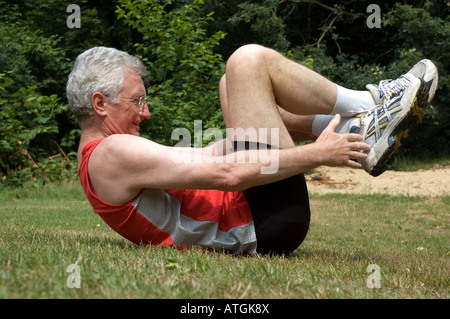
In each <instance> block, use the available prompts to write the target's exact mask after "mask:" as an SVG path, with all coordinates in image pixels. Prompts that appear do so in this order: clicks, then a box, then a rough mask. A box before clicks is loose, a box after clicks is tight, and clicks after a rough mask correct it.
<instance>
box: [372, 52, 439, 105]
mask: <svg viewBox="0 0 450 319" xmlns="http://www.w3.org/2000/svg"><path fill="white" fill-rule="evenodd" d="M414 78H419V79H422V80H423V81H424V82H425V84H426V86H427V87H428V97H426V100H427V103H428V104H429V103H431V101H432V100H433V98H434V95H435V93H436V89H437V86H438V81H439V75H438V70H437V68H436V66H435V65H434V64H433V62H431V61H430V60H428V59H423V60H421V61H419V62H418V63H416V65H414V66H413V67H412V68H411V70H409V71H408V72H407V73H406V74H404V75H402V76H401V77H400V78H399V79H397V80H395V81H391V80H383V81H381V82H380V84H379V85H376V84H368V85H367V86H366V88H367V89H368V90H369V92H370V93H371V94H372V97H373V99H374V100H375V104H383V103H384V102H385V99H386V98H390V97H391V95H392V94H395V92H397V90H398V88H399V85H398V84H401V83H402V82H403V83H405V82H409V81H411V80H412V79H414ZM400 87H401V86H400ZM424 107H425V106H424Z"/></svg>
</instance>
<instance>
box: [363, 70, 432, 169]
mask: <svg viewBox="0 0 450 319" xmlns="http://www.w3.org/2000/svg"><path fill="white" fill-rule="evenodd" d="M418 80H419V81H417V83H415V84H414V85H410V86H409V87H408V89H407V91H405V94H404V98H407V97H411V96H412V97H413V98H412V101H411V98H407V99H406V100H403V99H402V100H401V102H400V103H401V106H402V111H400V114H398V115H397V116H396V117H395V118H394V119H393V121H392V122H391V123H389V125H388V126H387V127H386V129H385V131H384V132H383V136H382V138H381V139H380V140H379V141H378V142H377V143H376V144H375V145H374V146H373V147H372V149H371V150H370V152H369V154H368V157H367V159H366V161H364V163H363V164H365V165H363V166H366V165H367V166H368V167H364V169H365V170H366V171H367V172H368V173H369V174H370V175H372V176H374V177H376V176H379V175H381V174H382V173H384V171H386V169H387V166H388V165H389V164H390V163H391V162H392V160H393V159H394V158H393V157H394V155H395V154H396V153H397V152H398V149H399V148H400V145H401V141H402V140H403V139H404V138H406V137H408V135H409V134H410V133H411V132H412V131H414V129H415V128H416V127H417V125H418V124H419V123H420V122H421V121H422V118H423V116H424V113H425V108H426V106H427V104H428V94H427V92H428V89H427V87H426V85H425V83H424V82H423V80H422V79H418ZM369 163H373V164H372V165H370V164H369Z"/></svg>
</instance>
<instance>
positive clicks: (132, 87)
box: [108, 69, 150, 136]
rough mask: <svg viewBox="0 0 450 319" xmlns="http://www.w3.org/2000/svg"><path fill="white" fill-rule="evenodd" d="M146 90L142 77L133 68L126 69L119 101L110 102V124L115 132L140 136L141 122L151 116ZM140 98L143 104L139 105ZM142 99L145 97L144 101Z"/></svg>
mask: <svg viewBox="0 0 450 319" xmlns="http://www.w3.org/2000/svg"><path fill="white" fill-rule="evenodd" d="M145 96H146V90H145V87H144V83H143V82H142V79H141V77H140V76H139V74H137V73H136V72H135V71H133V70H131V69H125V71H124V84H123V88H122V90H121V91H120V93H119V98H118V101H117V103H112V102H109V104H110V105H111V107H109V108H108V122H109V123H108V124H109V125H108V126H109V127H110V130H111V131H112V133H113V134H131V135H136V136H139V135H140V134H139V124H140V123H141V121H142V120H143V119H148V118H150V111H149V109H148V105H147V103H146V102H145ZM139 99H141V103H142V102H144V103H143V105H142V106H141V107H140V106H139ZM142 99H144V100H143V101H142Z"/></svg>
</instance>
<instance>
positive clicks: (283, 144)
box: [67, 45, 437, 254]
mask: <svg viewBox="0 0 450 319" xmlns="http://www.w3.org/2000/svg"><path fill="white" fill-rule="evenodd" d="M145 75H146V68H145V66H144V65H143V64H142V62H141V61H139V60H138V59H137V58H135V57H133V56H130V55H129V54H127V53H125V52H122V51H119V50H116V49H112V48H105V47H96V48H92V49H90V50H88V51H86V52H84V53H82V54H81V55H80V56H79V57H78V58H77V60H76V62H75V65H74V68H73V70H72V72H71V74H70V75H69V79H68V83H67V97H68V100H69V104H70V106H71V109H72V111H73V113H74V115H75V116H76V118H77V120H78V122H79V124H80V126H81V129H82V136H81V140H80V146H79V152H78V162H79V171H78V172H79V177H80V181H81V184H82V187H83V189H84V191H85V193H86V196H87V198H88V200H89V202H90V203H91V205H92V207H93V209H94V212H95V213H97V214H98V215H100V217H101V218H102V219H103V220H104V221H105V222H106V223H107V224H108V225H109V226H110V227H111V228H112V229H114V230H115V231H116V232H118V233H119V234H121V235H122V236H123V237H125V238H127V239H129V240H131V241H132V242H134V243H136V244H144V245H147V244H152V245H155V246H164V245H172V246H176V247H178V248H180V249H184V248H188V247H202V248H206V249H211V250H220V251H228V252H231V253H234V254H255V253H261V254H289V253H291V252H293V251H294V250H295V249H296V248H297V247H298V246H299V245H300V244H301V242H302V241H303V240H304V238H305V236H306V234H307V231H308V228H309V221H310V208H309V200H308V192H307V187H306V183H305V179H304V176H303V174H302V173H304V172H306V171H308V170H310V169H313V168H315V167H317V166H320V165H328V166H349V167H353V168H361V167H362V168H364V169H365V170H366V171H367V172H368V173H369V174H371V175H374V176H376V175H379V174H381V173H382V172H383V171H384V170H385V169H386V165H387V163H388V161H389V159H390V158H391V157H392V155H393V154H394V153H395V152H396V151H397V149H398V147H399V145H400V140H401V139H402V138H403V137H405V136H406V135H407V133H408V132H410V131H411V130H412V128H414V127H415V126H416V125H417V123H419V122H420V121H421V119H422V116H423V108H424V107H425V106H426V105H427V103H428V102H429V101H430V100H431V99H432V97H433V95H434V92H435V90H436V86H437V70H436V68H435V66H434V65H433V64H432V63H431V62H430V61H429V60H422V61H420V62H419V63H418V64H416V65H415V66H414V67H413V68H412V69H411V70H410V71H409V72H408V73H407V74H405V75H402V76H401V77H400V78H398V79H397V80H394V81H381V82H380V84H379V85H368V86H367V89H368V90H366V91H354V90H348V89H346V88H343V87H341V86H338V85H336V84H334V83H332V82H331V81H329V80H327V79H325V78H324V77H322V76H321V75H319V74H317V73H315V72H313V71H312V70H310V69H308V68H306V67H304V66H302V65H300V64H297V63H295V62H293V61H291V60H288V59H286V58H285V57H283V56H282V55H281V54H279V53H277V52H276V51H273V50H271V49H268V48H265V47H262V46H258V45H247V46H244V47H241V48H239V49H238V50H237V51H236V52H235V53H234V54H233V55H232V56H231V57H230V59H229V60H228V62H227V66H226V74H225V75H224V76H223V78H222V79H221V81H220V85H219V91H220V100H221V106H222V110H223V115H224V120H225V124H226V126H227V128H232V129H234V132H238V130H239V129H241V130H242V131H244V132H249V130H253V131H255V132H265V133H266V134H264V135H265V136H264V138H262V137H261V136H260V135H259V134H256V135H251V134H248V135H247V134H246V135H244V136H242V135H239V134H234V135H233V136H228V137H227V138H225V139H224V140H222V141H219V142H216V143H214V144H212V145H209V146H207V147H205V148H181V147H168V146H164V145H160V144H157V143H154V142H152V141H150V140H148V139H144V138H142V137H140V136H139V125H140V123H141V121H142V120H144V119H149V118H150V111H149V106H148V105H147V103H146V89H145V86H144V83H143V80H142V78H143V77H145ZM305 136H314V138H313V139H315V142H314V143H311V144H307V145H303V146H295V143H294V141H296V139H297V137H305ZM267 156H270V158H271V159H276V167H275V169H272V170H269V171H266V172H264V168H267V166H268V165H269V163H268V162H267ZM193 158H196V159H197V160H192V159H193ZM270 164H273V163H270ZM272 166H273V165H272ZM368 177H369V176H368Z"/></svg>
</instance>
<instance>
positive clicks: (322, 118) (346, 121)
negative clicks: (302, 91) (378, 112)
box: [311, 114, 360, 136]
mask: <svg viewBox="0 0 450 319" xmlns="http://www.w3.org/2000/svg"><path fill="white" fill-rule="evenodd" d="M333 118H334V115H325V114H317V115H316V116H315V117H314V121H313V124H312V130H311V131H312V134H313V135H314V136H319V135H320V134H322V132H323V130H324V129H325V128H326V127H327V126H328V124H329V123H330V121H331V120H332V119H333ZM353 126H358V127H359V126H360V119H359V118H357V117H341V122H339V125H338V127H337V128H336V129H335V130H334V131H335V132H336V133H342V134H344V133H350V130H351V129H352V127H353ZM358 132H359V131H358ZM358 132H356V133H358ZM352 133H353V132H352Z"/></svg>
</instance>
